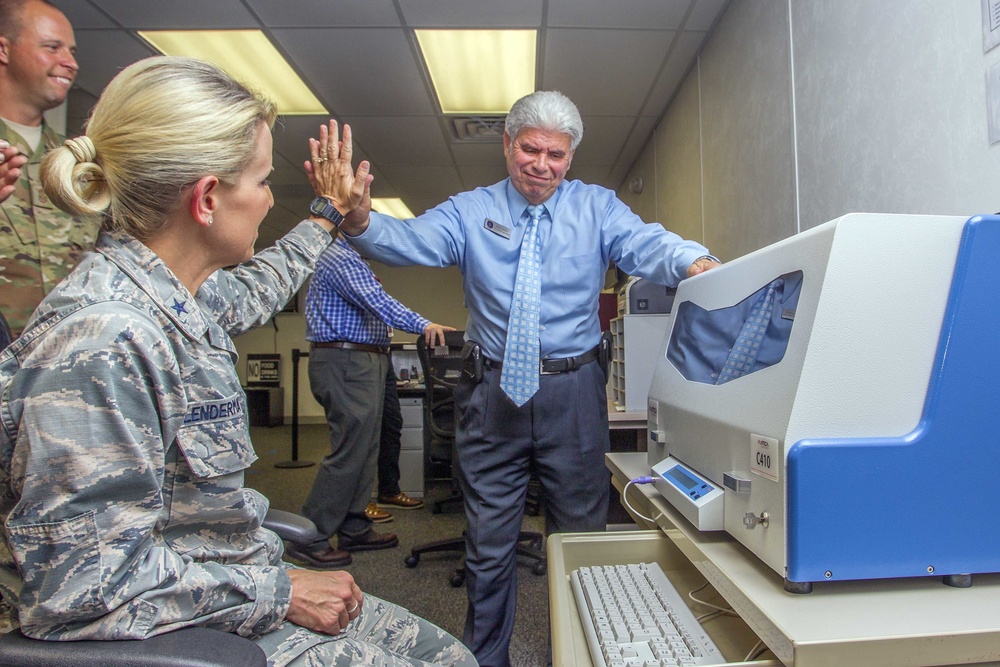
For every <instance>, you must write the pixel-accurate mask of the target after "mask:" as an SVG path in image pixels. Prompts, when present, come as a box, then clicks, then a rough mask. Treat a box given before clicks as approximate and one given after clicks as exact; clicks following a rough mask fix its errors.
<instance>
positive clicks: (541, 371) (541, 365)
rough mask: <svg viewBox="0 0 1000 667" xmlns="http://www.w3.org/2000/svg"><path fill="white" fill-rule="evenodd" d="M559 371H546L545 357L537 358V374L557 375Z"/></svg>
mask: <svg viewBox="0 0 1000 667" xmlns="http://www.w3.org/2000/svg"><path fill="white" fill-rule="evenodd" d="M559 373H560V371H547V370H545V359H539V360H538V374H539V375H559Z"/></svg>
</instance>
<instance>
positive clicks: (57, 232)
mask: <svg viewBox="0 0 1000 667" xmlns="http://www.w3.org/2000/svg"><path fill="white" fill-rule="evenodd" d="M0 139H3V140H5V141H7V142H9V143H10V144H11V145H12V146H16V147H17V148H18V149H19V150H20V151H21V152H22V153H24V154H25V155H27V156H28V164H26V165H25V166H24V167H23V168H22V170H21V178H20V179H18V181H17V184H16V186H15V190H14V194H12V195H11V196H10V197H8V198H7V200H6V201H4V202H3V203H0V313H3V314H4V317H5V318H6V319H7V322H8V323H9V324H10V328H11V329H12V330H13V332H14V335H15V336H16V335H18V334H19V333H21V330H22V329H23V328H24V325H25V324H26V323H27V322H28V317H29V316H30V315H31V311H33V310H34V309H35V306H37V305H38V304H39V302H41V300H42V298H43V297H44V296H45V295H46V294H48V293H49V292H50V291H52V288H53V287H55V286H56V284H58V282H59V281H60V280H62V279H63V278H65V277H66V276H67V275H69V272H70V271H72V270H73V267H74V266H76V263H77V262H78V261H79V260H80V257H81V256H82V255H83V253H84V252H85V251H87V250H90V249H91V248H93V247H94V241H95V240H96V238H97V233H98V230H99V229H100V224H101V220H100V218H96V217H95V218H78V217H73V216H71V215H70V214H69V213H66V212H64V211H62V210H60V209H58V208H56V206H55V204H53V203H52V202H51V201H50V200H49V198H48V197H47V196H46V195H45V192H44V191H43V190H42V184H41V181H40V180H39V167H40V165H41V162H42V157H43V156H44V155H45V152H46V151H48V150H49V149H51V148H55V147H56V146H61V145H62V142H63V138H62V137H60V136H59V135H58V134H56V132H55V131H54V130H53V129H52V128H50V127H49V126H48V125H45V124H44V123H43V124H42V146H40V147H39V149H38V150H37V151H35V152H34V153H32V152H31V150H30V149H29V148H28V145H27V144H26V143H24V139H22V138H21V136H20V135H18V134H17V133H16V132H14V131H12V130H11V129H10V128H8V127H7V124H6V123H4V122H3V121H0Z"/></svg>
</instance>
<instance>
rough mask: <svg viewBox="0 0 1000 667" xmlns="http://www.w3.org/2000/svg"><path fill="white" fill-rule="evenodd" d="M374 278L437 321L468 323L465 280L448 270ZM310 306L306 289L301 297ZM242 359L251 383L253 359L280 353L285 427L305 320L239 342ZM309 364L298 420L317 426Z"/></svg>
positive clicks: (377, 267) (381, 271) (272, 326)
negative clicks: (294, 358)
mask: <svg viewBox="0 0 1000 667" xmlns="http://www.w3.org/2000/svg"><path fill="white" fill-rule="evenodd" d="M372 269H373V270H374V271H375V275H377V276H378V278H379V280H381V281H382V286H383V287H384V288H385V291H386V292H388V293H389V294H391V295H392V296H394V297H395V298H396V299H398V300H399V301H400V302H401V303H403V304H405V305H406V306H407V307H408V308H410V309H411V310H414V311H416V312H418V313H420V314H421V315H423V316H424V317H426V318H428V319H430V320H431V321H432V322H437V323H439V324H445V325H447V326H453V327H455V328H457V329H464V328H465V322H466V319H467V318H468V311H467V310H466V309H465V303H464V297H463V294H462V275H461V273H460V272H459V271H458V269H456V268H454V267H449V268H445V269H433V268H428V267H423V266H409V267H391V266H386V265H384V264H379V263H377V262H373V263H372ZM300 303H301V304H303V308H304V304H305V290H304V289H303V292H302V294H301V296H300ZM392 340H393V341H394V342H413V341H414V340H416V336H414V335H413V334H409V333H406V332H402V331H396V332H394V335H393V339H392ZM235 341H236V349H237V351H238V352H239V354H240V361H239V363H238V364H237V371H238V373H239V375H240V379H241V380H242V381H244V382H245V381H246V359H247V355H248V354H274V353H275V352H277V353H279V354H281V386H282V387H284V388H285V422H286V423H288V422H289V421H290V419H291V415H292V373H293V371H292V357H291V351H292V349H295V348H298V349H299V350H301V351H302V352H308V351H309V343H308V342H307V341H306V323H305V315H304V314H302V313H283V314H280V315H278V316H277V317H276V318H274V320H272V322H271V323H269V324H267V325H265V326H263V327H260V328H259V329H255V330H254V331H251V332H249V333H246V334H244V335H242V336H239V337H237V338H236V339H235ZM308 365H309V360H308V359H302V360H301V361H299V421H300V423H316V422H322V421H324V413H323V408H322V406H320V404H319V403H317V402H316V400H315V399H314V398H313V396H312V393H311V392H310V390H309V377H308Z"/></svg>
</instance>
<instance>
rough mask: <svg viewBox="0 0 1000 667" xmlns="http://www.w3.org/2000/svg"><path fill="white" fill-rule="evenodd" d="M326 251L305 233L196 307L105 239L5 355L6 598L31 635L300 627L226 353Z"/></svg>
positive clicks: (219, 275)
mask: <svg viewBox="0 0 1000 667" xmlns="http://www.w3.org/2000/svg"><path fill="white" fill-rule="evenodd" d="M330 240H331V239H330V235H329V234H327V233H326V232H325V231H324V230H323V229H322V228H321V227H320V226H319V225H316V224H315V223H312V222H309V221H306V222H303V223H301V224H299V225H298V226H297V227H296V228H295V229H294V230H292V231H291V232H290V233H289V234H287V235H286V236H285V237H284V238H283V239H281V240H279V241H278V242H277V243H276V244H275V245H274V246H273V247H271V248H268V249H267V250H264V251H262V252H260V253H258V254H257V255H256V256H255V257H254V258H253V259H252V260H251V261H250V262H248V263H246V264H243V265H241V266H239V267H237V268H235V269H231V270H221V271H217V272H216V273H215V274H213V275H212V276H210V277H209V278H208V280H206V281H205V283H204V284H203V285H202V286H201V288H200V289H199V290H198V293H197V295H196V298H193V297H192V296H191V294H190V292H188V290H187V289H186V288H185V287H184V286H183V285H182V284H181V283H180V281H178V279H177V278H176V277H175V276H174V275H173V273H171V272H170V271H169V270H168V269H167V267H166V266H165V265H164V264H163V262H162V261H161V260H160V259H159V258H158V257H157V256H156V255H155V254H154V253H153V252H151V251H150V250H149V249H148V248H147V247H146V246H144V245H143V244H141V243H139V242H138V241H136V240H135V239H133V238H131V237H129V236H127V235H123V234H112V233H106V232H105V233H102V234H101V236H100V238H99V240H98V244H97V248H96V252H93V253H89V254H87V255H86V256H85V257H84V259H83V261H82V262H81V263H80V265H79V266H78V267H77V269H76V271H74V272H73V273H72V274H71V275H70V277H69V278H68V279H67V280H65V281H63V282H62V283H61V284H60V285H59V286H58V287H57V288H56V289H55V290H53V292H52V293H51V294H49V296H48V297H47V298H46V299H45V301H43V302H42V304H41V305H40V306H39V308H38V310H37V312H36V316H35V317H34V318H33V319H32V321H31V322H29V324H28V327H27V329H26V330H25V332H24V334H22V336H21V337H20V338H19V339H18V340H16V341H15V342H14V343H13V344H11V345H10V346H9V347H8V348H7V349H6V350H5V351H4V352H3V353H2V354H0V520H2V521H3V530H2V536H3V540H2V543H0V592H2V593H3V596H4V598H5V599H6V600H7V601H8V602H10V604H11V606H12V607H14V610H15V613H16V617H17V618H16V620H17V621H18V622H19V623H20V625H21V628H22V629H23V631H24V632H25V634H27V635H29V636H31V637H36V638H43V639H61V640H70V639H91V638H93V639H133V638H144V637H148V636H151V635H155V634H159V633H163V632H167V631H170V630H174V629H177V628H179V627H183V626H187V625H202V626H208V627H213V628H216V629H220V630H223V631H228V632H234V633H237V634H240V635H243V636H258V635H262V634H265V633H268V632H271V631H272V630H274V629H275V628H276V627H278V626H279V625H283V626H284V627H288V628H289V630H288V632H289V633H291V632H292V631H293V630H294V629H295V628H296V627H297V626H294V625H293V624H290V623H285V624H282V621H283V619H284V616H285V614H286V612H287V610H288V603H289V597H290V592H291V583H290V580H289V578H288V574H287V572H286V568H287V567H288V566H287V565H284V564H282V562H281V556H282V544H281V541H280V540H279V539H278V537H277V536H276V535H275V534H274V533H272V532H270V531H269V530H266V529H263V528H261V527H260V526H261V521H262V519H263V517H264V514H265V512H266V511H267V500H266V499H265V498H264V497H263V496H261V495H260V494H259V493H257V492H256V491H253V490H251V489H247V488H245V487H244V485H243V482H244V471H245V470H246V469H247V468H248V467H249V466H250V464H251V463H252V462H253V461H254V460H255V459H256V458H257V457H256V454H255V453H254V451H253V448H252V445H251V443H250V437H249V423H248V418H247V414H246V402H245V396H244V393H243V390H242V389H241V387H240V382H239V379H238V377H237V375H236V367H235V362H236V359H237V354H236V349H235V347H234V345H233V341H232V340H231V338H230V336H233V335H238V334H240V333H243V332H245V331H247V330H249V329H251V328H253V327H255V326H259V325H261V324H264V323H265V322H267V321H268V320H269V319H270V318H271V316H272V315H273V314H275V313H276V312H278V311H279V310H280V309H281V308H282V306H284V304H285V302H286V301H287V300H288V299H289V297H290V296H291V295H292V294H294V293H295V291H296V290H297V289H298V288H299V287H300V286H301V285H302V283H303V282H304V281H305V279H306V276H307V275H308V273H309V272H310V270H311V269H312V267H313V265H314V264H315V261H316V259H317V257H319V255H320V254H321V253H322V252H323V250H324V249H325V248H326V247H327V246H328V245H329V243H330ZM274 634H275V635H280V634H281V633H280V632H279V633H274ZM277 638H278V637H277V636H275V637H272V640H274V639H277ZM317 641H318V640H317Z"/></svg>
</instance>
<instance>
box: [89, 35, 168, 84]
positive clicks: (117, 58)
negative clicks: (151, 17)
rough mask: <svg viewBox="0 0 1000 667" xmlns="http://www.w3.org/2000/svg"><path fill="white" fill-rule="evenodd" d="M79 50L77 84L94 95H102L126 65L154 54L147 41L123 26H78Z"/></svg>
mask: <svg viewBox="0 0 1000 667" xmlns="http://www.w3.org/2000/svg"><path fill="white" fill-rule="evenodd" d="M76 51H77V61H78V63H79V65H80V71H79V73H78V74H77V75H76V81H74V83H73V85H74V86H79V87H80V88H83V89H84V90H86V91H87V92H89V93H90V94H92V95H100V94H101V91H102V90H104V87H105V86H107V85H108V82H109V81H111V79H113V78H114V77H115V76H116V75H117V74H118V72H120V71H122V70H123V69H124V68H126V67H128V66H129V65H131V64H132V63H134V62H136V61H137V60H142V59H143V58H148V57H149V56H151V55H154V51H153V50H152V49H151V48H150V47H148V46H146V43H145V42H142V41H141V40H140V39H139V38H138V37H135V36H134V35H132V34H131V33H128V32H124V31H120V30H77V31H76ZM84 54H86V55H84Z"/></svg>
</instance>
